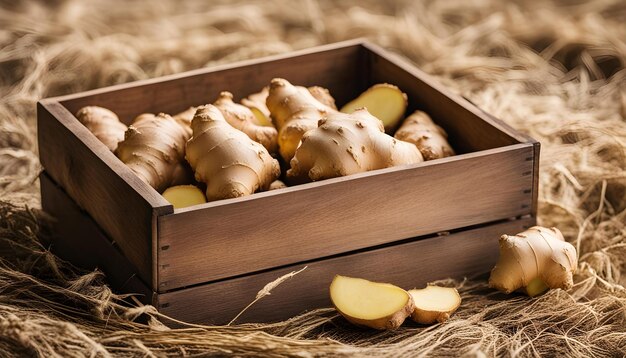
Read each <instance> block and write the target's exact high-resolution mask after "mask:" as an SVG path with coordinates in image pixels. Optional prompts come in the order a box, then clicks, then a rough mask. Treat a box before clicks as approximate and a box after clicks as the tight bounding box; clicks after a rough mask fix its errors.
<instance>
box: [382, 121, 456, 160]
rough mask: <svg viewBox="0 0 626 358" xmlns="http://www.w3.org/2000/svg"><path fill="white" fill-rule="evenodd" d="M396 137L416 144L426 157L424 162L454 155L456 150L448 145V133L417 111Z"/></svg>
mask: <svg viewBox="0 0 626 358" xmlns="http://www.w3.org/2000/svg"><path fill="white" fill-rule="evenodd" d="M394 137H395V138H397V139H400V140H403V141H405V142H409V143H413V144H415V146H417V149H419V150H420V152H421V153H422V155H423V156H424V160H432V159H438V158H443V157H449V156H451V155H454V150H453V149H452V147H451V146H450V143H448V140H447V138H448V134H447V133H446V131H444V130H443V128H441V127H439V126H438V125H436V124H435V122H433V120H432V119H431V118H430V116H429V115H428V114H426V113H424V112H422V111H415V112H414V113H413V114H411V115H410V116H408V117H407V118H406V119H405V120H404V122H403V123H402V125H401V126H400V128H398V130H397V131H396V134H395V135H394Z"/></svg>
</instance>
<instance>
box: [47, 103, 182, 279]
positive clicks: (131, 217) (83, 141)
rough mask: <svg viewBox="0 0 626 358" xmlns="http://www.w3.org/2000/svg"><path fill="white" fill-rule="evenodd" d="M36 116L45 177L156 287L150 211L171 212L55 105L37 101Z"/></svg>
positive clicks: (93, 137) (153, 212)
mask: <svg viewBox="0 0 626 358" xmlns="http://www.w3.org/2000/svg"><path fill="white" fill-rule="evenodd" d="M37 119H38V133H39V135H38V138H39V157H40V160H41V164H42V165H43V167H44V168H45V169H46V170H47V172H48V173H49V175H50V177H51V178H52V179H53V180H54V181H55V182H56V183H58V184H59V185H60V186H61V187H63V189H64V190H65V191H67V192H68V193H69V195H70V196H71V197H72V198H73V200H74V201H75V202H76V203H77V204H78V206H79V207H81V208H82V209H84V210H85V211H87V212H88V213H89V215H91V216H92V217H93V218H94V219H95V220H96V221H97V222H98V223H99V225H100V226H101V227H102V229H103V230H104V231H105V232H106V233H107V235H109V236H110V237H111V238H113V240H115V242H116V244H117V245H119V248H120V250H121V251H122V252H123V253H124V254H125V255H126V256H127V257H128V259H129V260H130V261H131V262H132V263H133V264H134V265H135V266H136V267H137V268H138V270H139V275H140V276H141V278H142V279H143V280H144V281H146V282H150V283H152V284H153V285H156V280H157V278H156V276H154V275H153V265H152V264H153V261H152V225H153V220H154V217H153V215H154V214H155V213H157V214H161V215H163V214H167V213H171V212H173V208H172V206H171V205H170V204H169V203H168V202H167V201H166V200H165V199H164V198H163V197H162V196H161V195H159V193H157V192H156V191H155V190H154V189H152V188H151V187H150V186H148V185H147V184H146V183H144V182H143V181H141V179H139V178H138V177H137V176H136V175H135V174H134V173H132V171H131V170H130V169H129V168H128V167H126V166H125V165H124V164H123V163H122V162H121V161H119V160H118V159H117V158H116V157H115V156H114V155H113V153H111V152H110V151H109V150H108V149H107V148H106V147H105V146H104V145H103V144H102V143H101V142H100V141H98V140H97V139H96V137H95V136H93V135H92V134H91V133H90V132H89V131H88V130H87V129H86V128H85V127H84V126H83V125H82V124H80V123H79V122H78V120H76V118H74V116H72V114H71V113H69V112H68V111H67V110H66V109H65V108H64V107H63V106H61V105H60V104H58V103H56V102H49V101H41V102H39V103H38V104H37Z"/></svg>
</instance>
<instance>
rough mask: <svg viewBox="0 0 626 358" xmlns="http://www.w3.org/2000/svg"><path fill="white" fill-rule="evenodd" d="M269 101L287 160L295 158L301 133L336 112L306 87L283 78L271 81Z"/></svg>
mask: <svg viewBox="0 0 626 358" xmlns="http://www.w3.org/2000/svg"><path fill="white" fill-rule="evenodd" d="M266 104H267V108H269V110H270V112H271V114H272V119H273V122H274V125H275V126H276V128H277V129H278V149H279V153H280V155H281V156H282V157H283V159H284V160H285V161H286V162H289V160H291V158H293V156H294V154H295V152H296V148H297V147H298V145H299V143H300V139H301V138H302V135H303V134H304V133H306V132H307V131H309V130H311V129H314V128H317V122H318V121H319V120H320V119H322V117H324V116H325V115H326V114H328V113H332V112H336V110H335V109H333V108H331V107H328V106H326V105H324V104H322V103H320V102H319V101H318V100H316V99H315V97H313V95H312V94H311V93H310V92H309V91H308V90H307V89H306V88H304V87H297V86H294V85H292V84H291V83H289V81H287V80H285V79H282V78H275V79H273V80H272V82H271V83H270V87H269V95H268V97H267V101H266Z"/></svg>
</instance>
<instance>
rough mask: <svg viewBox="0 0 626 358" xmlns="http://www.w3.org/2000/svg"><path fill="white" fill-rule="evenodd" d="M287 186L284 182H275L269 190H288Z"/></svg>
mask: <svg viewBox="0 0 626 358" xmlns="http://www.w3.org/2000/svg"><path fill="white" fill-rule="evenodd" d="M286 187H287V184H285V183H283V181H282V180H278V179H277V180H274V181H273V182H272V184H270V189H269V190H277V189H282V188H286Z"/></svg>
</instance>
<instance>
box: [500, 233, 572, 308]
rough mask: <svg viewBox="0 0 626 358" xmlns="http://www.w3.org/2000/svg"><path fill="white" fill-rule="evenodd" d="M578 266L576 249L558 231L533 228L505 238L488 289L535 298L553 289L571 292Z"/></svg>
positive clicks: (501, 241)
mask: <svg viewBox="0 0 626 358" xmlns="http://www.w3.org/2000/svg"><path fill="white" fill-rule="evenodd" d="M577 265H578V255H577V253H576V249H575V248H574V246H573V245H572V244H570V243H568V242H567V241H565V239H564V238H563V234H561V232H560V231H559V229H557V228H546V227H541V226H533V227H531V228H530V229H528V230H526V231H524V232H521V233H519V234H517V235H510V236H509V235H502V237H501V238H500V258H499V259H498V262H497V263H496V266H495V267H494V268H493V270H491V276H490V277H489V286H490V287H493V288H496V289H498V290H500V291H502V292H504V293H507V294H508V293H511V292H513V291H515V290H519V291H521V292H523V293H526V294H527V295H529V296H531V297H534V296H537V295H539V294H541V293H543V292H545V291H546V290H547V289H550V288H560V289H563V290H566V289H569V288H571V287H572V286H573V285H574V278H573V274H574V273H575V272H576V269H577Z"/></svg>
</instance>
